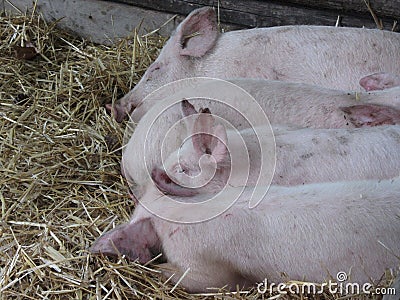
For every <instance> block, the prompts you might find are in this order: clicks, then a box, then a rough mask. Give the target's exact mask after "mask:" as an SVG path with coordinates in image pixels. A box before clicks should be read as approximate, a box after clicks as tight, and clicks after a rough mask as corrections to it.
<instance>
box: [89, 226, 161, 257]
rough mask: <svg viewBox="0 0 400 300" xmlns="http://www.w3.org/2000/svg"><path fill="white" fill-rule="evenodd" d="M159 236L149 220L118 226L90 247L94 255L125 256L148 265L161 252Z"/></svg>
mask: <svg viewBox="0 0 400 300" xmlns="http://www.w3.org/2000/svg"><path fill="white" fill-rule="evenodd" d="M159 245H160V242H159V239H158V236H157V234H156V232H155V230H154V228H153V225H152V224H151V221H150V220H149V219H143V220H140V221H138V222H135V223H132V222H130V223H126V224H122V225H119V226H117V227H116V228H114V229H113V230H111V231H108V232H106V233H104V234H103V235H101V236H100V237H99V238H98V239H97V240H96V241H95V243H94V244H93V245H92V247H90V249H89V251H90V252H91V253H92V254H103V255H106V256H121V255H125V257H126V258H128V259H129V260H132V261H134V260H136V259H137V260H138V261H139V262H140V263H146V262H148V261H149V260H151V259H152V257H153V254H157V252H159V251H160V246H159Z"/></svg>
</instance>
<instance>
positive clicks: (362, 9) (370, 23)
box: [108, 0, 400, 30]
mask: <svg viewBox="0 0 400 300" xmlns="http://www.w3.org/2000/svg"><path fill="white" fill-rule="evenodd" d="M108 1H118V2H122V3H127V4H131V5H135V6H138V7H143V8H147V9H154V10H158V11H165V12H174V13H179V14H184V15H185V14H188V13H189V12H190V11H192V10H193V9H195V8H198V7H202V6H204V5H208V6H214V7H217V6H218V3H219V5H220V16H221V22H223V23H224V22H225V23H232V24H237V25H241V26H244V27H263V26H280V25H297V24H310V25H312V24H314V25H334V24H335V23H336V20H337V18H338V16H339V15H340V17H341V25H343V26H354V27H362V26H365V27H369V28H376V24H375V22H374V20H373V18H372V16H371V14H370V12H369V10H368V8H367V5H366V4H365V2H364V1H363V0H338V1H335V0H317V1H313V0H288V1H266V0H258V1H256V0H248V1H245V0H242V1H236V0H220V1H218V0H163V1H159V0H108ZM370 4H371V7H372V8H373V9H374V12H375V13H376V14H377V16H378V18H380V19H382V20H383V25H384V28H385V29H389V30H390V29H392V27H393V23H394V22H395V21H399V20H400V0H390V1H387V0H371V1H370Z"/></svg>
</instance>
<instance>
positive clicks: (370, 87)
mask: <svg viewBox="0 0 400 300" xmlns="http://www.w3.org/2000/svg"><path fill="white" fill-rule="evenodd" d="M360 85H361V86H362V87H363V88H364V89H365V90H366V91H376V90H385V89H389V88H392V87H396V86H400V76H397V75H394V74H391V73H386V72H380V73H374V74H370V75H368V76H365V77H363V78H361V79H360Z"/></svg>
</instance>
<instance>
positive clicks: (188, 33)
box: [174, 7, 218, 57]
mask: <svg viewBox="0 0 400 300" xmlns="http://www.w3.org/2000/svg"><path fill="white" fill-rule="evenodd" d="M217 38H218V26H217V18H216V15H215V12H214V10H213V9H212V8H211V7H204V8H199V9H196V10H194V11H192V12H191V13H190V14H189V15H188V16H187V17H186V18H185V19H184V20H183V21H182V23H181V24H179V26H178V28H177V29H176V32H175V36H174V39H176V43H178V45H179V50H178V51H179V54H180V55H185V56H193V57H201V56H203V55H204V54H206V52H207V51H209V50H210V49H212V48H213V47H214V45H215V42H216V40H217Z"/></svg>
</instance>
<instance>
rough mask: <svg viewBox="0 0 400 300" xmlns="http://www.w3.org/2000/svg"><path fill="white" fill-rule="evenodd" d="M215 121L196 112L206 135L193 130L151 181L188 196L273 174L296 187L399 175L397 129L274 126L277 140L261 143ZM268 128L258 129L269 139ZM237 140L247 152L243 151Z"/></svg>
mask: <svg viewBox="0 0 400 300" xmlns="http://www.w3.org/2000/svg"><path fill="white" fill-rule="evenodd" d="M202 123H205V124H202ZM214 123H215V120H213V116H212V115H210V114H204V113H201V114H198V115H197V118H196V120H195V126H193V128H196V127H200V128H201V129H202V132H204V133H203V134H196V130H194V129H193V132H192V134H188V136H191V138H189V139H188V140H186V141H185V143H184V144H183V146H181V147H180V148H179V149H177V150H176V151H175V152H173V153H172V154H171V155H170V157H169V158H168V159H167V160H166V161H165V169H162V168H161V166H159V167H156V168H154V169H153V172H152V179H153V181H154V182H155V183H156V185H157V186H158V187H159V188H160V190H162V191H163V192H165V193H166V194H171V195H178V196H189V195H194V194H197V193H207V192H208V193H215V192H219V191H220V190H221V189H222V188H223V187H224V186H226V185H229V186H244V185H247V186H255V185H259V184H261V185H267V184H269V183H270V180H271V178H272V176H273V178H272V183H273V184H278V185H298V184H308V183H315V182H335V181H341V180H361V179H389V178H393V177H396V176H398V175H399V170H400V125H392V126H377V127H368V128H352V129H348V128H338V129H315V128H298V129H296V128H288V127H282V126H275V127H274V126H273V129H274V131H275V139H273V138H272V136H270V137H268V138H266V139H259V137H260V136H258V135H256V134H255V132H254V131H253V129H246V130H242V131H240V132H239V135H238V134H237V133H236V131H234V130H226V129H225V128H224V127H223V126H222V125H221V124H217V125H215V124H214ZM197 124H200V125H198V126H196V125H197ZM207 125H208V126H207ZM268 128H269V127H268V126H265V127H261V128H258V129H259V130H257V131H258V132H261V133H263V134H264V135H268V132H269V131H268ZM256 129H257V128H256ZM209 136H213V138H209ZM241 137H242V138H243V139H244V141H245V149H244V151H245V154H242V153H241V152H243V149H242V144H241V139H240V138H241ZM213 139H215V140H213ZM260 141H262V142H263V143H264V144H262V145H261V146H260V145H259V143H260ZM225 145H226V146H225ZM275 145H276V150H275ZM274 150H275V152H274ZM275 153H276V166H275V169H274V160H273V158H274V157H275V156H274V155H275ZM246 154H248V157H249V161H248V162H247V161H246V159H245V158H246V157H245V156H246ZM263 157H264V158H263ZM265 158H266V159H265ZM262 164H263V165H265V169H263V170H262V169H261V165H262ZM241 177H245V178H244V180H243V178H241ZM238 183H239V184H238ZM243 183H244V184H243Z"/></svg>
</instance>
